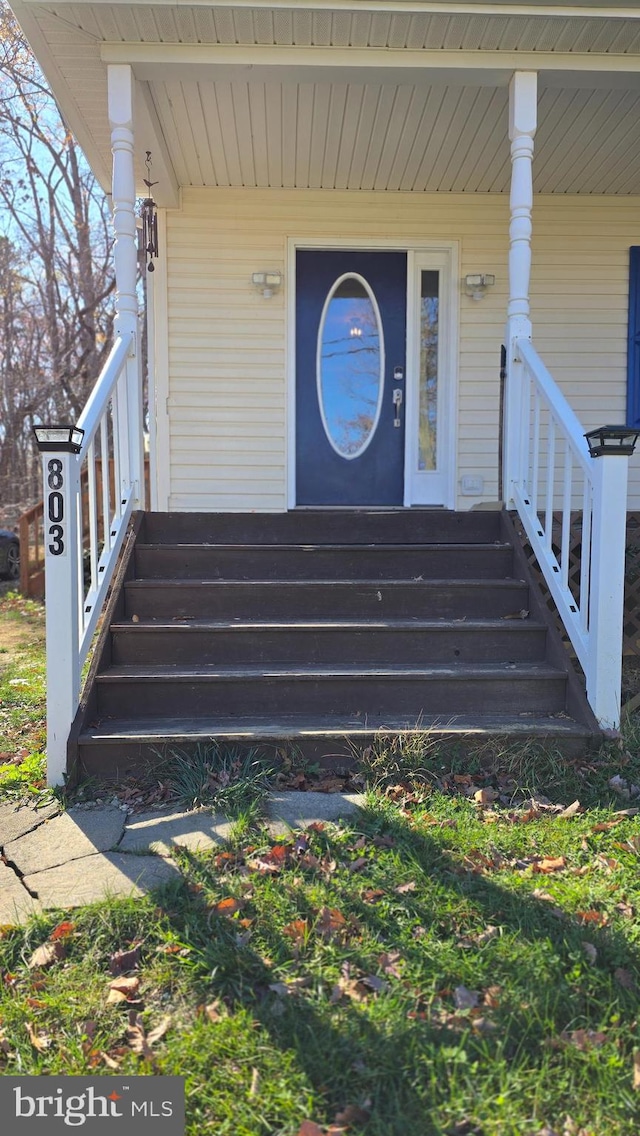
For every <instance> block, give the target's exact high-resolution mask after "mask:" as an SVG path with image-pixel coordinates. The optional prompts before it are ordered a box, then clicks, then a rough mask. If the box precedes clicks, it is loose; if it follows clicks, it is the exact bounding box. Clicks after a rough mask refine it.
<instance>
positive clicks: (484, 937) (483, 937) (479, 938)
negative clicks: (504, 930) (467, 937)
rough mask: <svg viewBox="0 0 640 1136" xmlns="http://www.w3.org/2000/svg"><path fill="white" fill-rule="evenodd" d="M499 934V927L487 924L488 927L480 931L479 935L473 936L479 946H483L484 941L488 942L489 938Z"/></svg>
mask: <svg viewBox="0 0 640 1136" xmlns="http://www.w3.org/2000/svg"><path fill="white" fill-rule="evenodd" d="M499 934H500V931H499V928H498V927H493V926H492V925H491V924H489V926H488V927H485V929H484V931H481V932H480V934H479V935H476V936H475V941H476V943H477V944H478V946H479V947H484V946H485V945H486V943H490V942H491V940H492V939H495V938H496V936H497V935H499Z"/></svg>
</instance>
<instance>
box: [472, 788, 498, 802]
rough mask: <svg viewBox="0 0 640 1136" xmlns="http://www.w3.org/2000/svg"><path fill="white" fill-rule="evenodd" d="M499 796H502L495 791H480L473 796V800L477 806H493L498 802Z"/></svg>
mask: <svg viewBox="0 0 640 1136" xmlns="http://www.w3.org/2000/svg"><path fill="white" fill-rule="evenodd" d="M499 796H500V794H499V793H497V792H496V790H495V789H478V790H477V792H475V793H474V794H473V799H474V801H475V803H476V805H491V804H493V802H494V801H497V800H498V797H499Z"/></svg>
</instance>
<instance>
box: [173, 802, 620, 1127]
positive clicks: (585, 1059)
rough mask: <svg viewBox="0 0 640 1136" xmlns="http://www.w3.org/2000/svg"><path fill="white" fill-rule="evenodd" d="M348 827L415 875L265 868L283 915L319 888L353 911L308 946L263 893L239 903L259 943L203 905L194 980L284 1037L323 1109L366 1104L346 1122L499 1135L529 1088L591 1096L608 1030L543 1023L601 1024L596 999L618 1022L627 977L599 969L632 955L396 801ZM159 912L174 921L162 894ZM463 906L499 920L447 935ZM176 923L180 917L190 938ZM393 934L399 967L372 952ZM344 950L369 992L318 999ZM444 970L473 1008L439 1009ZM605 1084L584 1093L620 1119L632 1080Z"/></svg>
mask: <svg viewBox="0 0 640 1136" xmlns="http://www.w3.org/2000/svg"><path fill="white" fill-rule="evenodd" d="M358 831H359V832H362V833H365V834H367V835H368V836H369V837H373V836H374V835H375V834H382V833H384V834H386V835H388V836H389V837H391V839H392V840H393V841H394V847H393V855H394V857H395V861H394V863H395V871H396V872H401V874H402V875H403V876H405V877H406V876H407V875H409V878H410V879H413V878H414V876H418V874H420V875H421V877H422V878H421V882H420V883H418V884H417V886H416V888H415V890H414V891H410V892H408V893H406V894H398V893H397V892H396V891H395V890H393V887H392V889H391V891H390V892H389V893H388V895H387V897H386V900H384V901H382V900H381V901H380V904H379V905H375V904H374V905H372V904H368V903H366V902H365V901H364V899H363V898H362V895H360V896H359V895H358V892H359V891H360V892H362V891H363V890H364V887H363V885H362V884H361V882H360V880H359V878H358V877H357V876H355V875H353V874H349V875H347V873H345V872H340V873H338V874H337V876H332V877H331V879H330V881H329V882H328V883H327V885H326V886H325V885H324V884H320V883H318V886H317V887H314V886H313V873H311V872H304V873H303V872H302V871H300V872H298V871H296V874H297V875H298V876H301V875H304V884H305V886H306V888H307V890H306V892H303V889H302V887H300V886H299V884H298V885H296V883H295V879H294V880H293V881H289V880H288V879H287V878H285V877H284V876H283V877H276V879H275V880H274V881H272V883H270V885H269V886H272V887H273V889H275V890H273V892H272V895H273V903H274V906H277V904H278V902H279V901H280V900H281V899H282V896H283V895H284V893H285V892H287V893H288V894H289V897H290V901H291V902H290V907H291V910H290V912H289V915H288V916H287V917H286V918H287V919H296V918H297V919H307V920H308V923H309V926H310V927H313V924H314V922H315V921H316V919H317V917H318V911H319V910H320V909H321V908H322V907H323V906H324V905H325V904H328V905H329V906H334V907H337V908H338V909H340V908H343V910H344V911H345V913H346V912H351V913H353V914H354V916H355V918H356V920H357V930H354V933H353V934H348V933H347V934H345V935H344V936H342V939H341V938H340V936H338V937H337V938H336V939H335V940H333V941H330V942H327V943H326V944H325V945H324V947H323V949H322V952H321V957H320V954H319V953H318V952H317V951H314V947H313V943H312V941H311V939H312V936H311V937H310V939H309V942H308V944H307V945H304V944H303V945H302V946H301V947H300V948H299V949H297V950H296V948H295V947H294V946H293V945H292V940H291V938H290V937H288V936H287V935H285V934H283V931H282V927H283V926H286V922H285V919H284V918H282V917H280V916H279V917H278V918H275V917H274V918H269V912H268V910H267V911H264V912H262V913H260V911H259V909H258V908H257V907H254V906H252V900H251V899H249V900H248V902H247V905H246V908H245V909H244V910H243V914H245V915H247V916H249V917H251V916H254V918H255V919H256V921H257V920H258V918H259V938H260V949H259V950H258V949H256V948H255V947H254V946H253V945H252V944H253V940H252V939H248V941H247V942H245V943H244V944H243V945H241V946H239V945H238V943H237V938H236V935H237V928H236V926H235V925H234V923H233V922H231V921H229V920H227V919H225V918H222V917H218V916H214V917H213V918H210V924H211V931H212V932H213V933H212V934H210V935H208V934H202V928H201V931H200V935H201V943H200V944H199V949H200V950H201V952H202V962H203V964H204V966H205V967H206V969H207V971H208V973H209V974H210V975H211V983H210V984H209V983H207V984H205V986H204V987H203V992H202V993H203V998H204V999H207V998H209V999H210V998H211V997H212V996H214V997H222V998H224V1000H225V1001H226V1003H227V1005H228V1006H229V1008H238V1007H243V1008H244V1009H246V1010H248V1011H249V1012H250V1013H251V1014H252V1015H253V1017H254V1018H255V1019H256V1020H257V1021H258V1022H260V1023H261V1025H262V1026H263V1027H264V1028H265V1029H266V1030H267V1031H268V1034H269V1037H270V1039H271V1044H272V1045H273V1046H275V1047H278V1048H280V1049H281V1050H282V1051H283V1052H284V1051H286V1052H287V1053H291V1052H293V1053H294V1054H295V1060H296V1063H297V1065H298V1067H299V1068H300V1069H302V1070H304V1072H305V1074H306V1076H307V1077H308V1079H309V1082H310V1083H311V1084H312V1085H313V1086H314V1089H315V1091H316V1092H317V1093H318V1094H319V1095H320V1096H321V1098H322V1099H323V1101H324V1105H325V1117H324V1119H325V1121H326V1122H329V1121H330V1120H332V1119H334V1118H335V1116H336V1114H337V1113H338V1112H339V1111H340V1110H341V1109H343V1108H344V1106H345V1105H346V1104H349V1103H351V1104H355V1105H357V1106H359V1107H364V1108H366V1111H368V1112H370V1114H371V1118H370V1120H369V1122H368V1123H367V1124H366V1125H358V1123H355V1124H354V1125H353V1126H352V1127H350V1128H349V1132H350V1133H354V1134H355V1133H358V1132H360V1131H362V1132H365V1131H366V1133H367V1136H407V1134H413V1133H415V1134H416V1136H419V1134H420V1136H422V1134H424V1136H440V1134H442V1133H446V1132H460V1133H464V1132H469V1133H473V1132H479V1133H484V1132H492V1133H493V1132H500V1133H501V1136H502V1134H503V1133H504V1134H505V1136H506V1134H507V1133H511V1132H513V1133H521V1132H525V1131H526V1132H529V1131H531V1132H532V1133H533V1132H537V1131H538V1128H539V1126H541V1125H542V1123H543V1120H545V1119H549V1113H548V1112H547V1113H545V1111H544V1110H545V1102H546V1103H547V1105H548V1109H549V1111H551V1110H552V1111H553V1115H554V1116H555V1117H556V1118H559V1117H561V1116H564V1115H565V1114H566V1113H567V1112H571V1111H573V1112H574V1113H575V1111H576V1109H577V1110H578V1112H579V1111H580V1108H581V1101H580V1094H581V1093H582V1094H583V1096H584V1101H583V1102H582V1103H583V1104H585V1103H586V1100H587V1098H589V1099H590V1100H592V1107H595V1102H596V1100H597V1099H598V1097H602V1095H603V1093H604V1092H605V1090H604V1082H602V1078H604V1080H605V1081H606V1076H607V1074H606V1066H607V1063H609V1064H610V1065H611V1064H613V1065H615V1060H614V1057H615V1055H616V1054H618V1053H619V1047H616V1046H614V1045H613V1044H612V1045H611V1046H609V1048H608V1049H607V1050H606V1052H605V1049H599V1048H598V1047H597V1046H598V1045H599V1044H600V1043H597V1044H596V1045H595V1046H593V1047H591V1045H590V1043H589V1042H588V1041H586V1040H585V1049H584V1051H581V1050H580V1048H579V1046H576V1045H572V1044H571V1043H568V1042H567V1040H566V1038H565V1039H564V1040H563V1039H562V1038H561V1035H562V1034H563V1031H571V1030H576V1029H579V1028H580V1029H585V1030H593V1031H600V1030H602V1029H603V1028H605V1027H608V1026H610V1025H611V1022H612V1018H611V1015H612V1013H613V1012H614V1011H615V1014H616V1015H617V1019H613V1020H614V1026H613V1028H614V1030H615V1029H616V1028H618V1027H621V1026H624V1024H625V1022H626V1023H627V1024H630V1023H631V1021H632V1018H633V1016H634V1013H635V1012H636V1010H637V999H636V995H635V993H634V992H633V991H627V990H625V989H623V988H621V987H620V985H619V984H618V983H616V981H615V978H614V973H613V972H614V970H615V968H616V967H622V968H625V969H626V970H627V971H628V972H629V973H630V974H631V973H636V974H638V973H639V964H640V956H639V954H638V950H637V949H636V947H635V946H634V945H630V943H629V942H628V941H627V940H626V939H625V937H624V935H623V934H622V933H621V932H620V931H619V930H618V929H617V928H616V927H615V926H607V927H604V928H595V929H593V928H592V927H590V928H589V929H588V930H586V929H585V927H584V926H583V925H582V924H581V923H580V921H579V920H578V918H575V917H572V916H571V915H570V914H567V913H564V912H562V911H560V910H559V909H556V908H554V906H553V905H552V904H550V903H548V902H545V901H544V900H541V899H536V898H534V897H533V896H532V895H531V894H530V893H528V892H526V891H525V890H524V889H513V890H512V889H511V888H510V887H508V886H502V885H501V884H500V883H499V882H497V881H496V880H494V879H492V878H490V877H488V876H485V875H476V874H474V873H472V872H468V871H467V870H466V869H465V868H464V867H463V866H462V864H461V860H460V859H456V857H455V855H453V854H452V853H451V852H449V851H448V850H446V849H443V848H442V846H441V845H439V844H438V843H437V842H436V841H435V840H433V839H431V838H430V837H429V835H428V834H425V832H420V831H417V830H416V828H415V827H412V826H410V824H409V823H408V821H406V820H404V819H403V818H397V819H388V818H383V817H381V815H380V814H379V813H377V812H375V811H365V812H364V813H363V815H362V818H361V820H360V821H359V823H358ZM317 839H318V840H319V841H320V842H321V843H322V845H323V851H324V852H325V853H326V854H328V855H331V854H335V855H336V856H338V855H340V854H342V855H344V843H342V844H337V843H336V842H335V840H334V839H332V837H331V835H329V834H328V833H327V832H324V833H322V834H319V835H318V838H317ZM185 862H186V864H188V866H189V867H188V872H191V871H193V873H195V874H196V875H197V878H198V880H199V881H201V882H202V883H203V884H204V885H205V886H206V887H209V888H210V889H211V890H212V891H214V892H219V891H220V889H221V887H222V889H224V886H225V880H226V879H228V883H229V887H230V889H231V890H233V888H232V881H233V880H234V875H233V873H231V874H230V876H229V877H223V879H222V880H221V878H220V875H219V873H218V872H216V871H213V870H212V871H209V870H208V869H206V868H204V869H203V861H202V859H201V858H194V857H193V856H190V855H189V854H188V853H187V854H185ZM395 878H397V877H394V879H395ZM541 883H543V884H544V883H545V879H544V877H541ZM380 887H381V889H384V883H381V884H380ZM173 918H174V920H175V923H176V930H177V931H178V934H180V935H184V934H185V926H184V922H183V918H182V917H181V913H180V911H179V910H176V911H174V914H173ZM278 920H279V923H280V925H278ZM470 924H471V925H473V927H475V929H476V931H477V930H482V928H483V927H484V926H486V925H487V924H491V925H492V926H496V927H499V929H500V931H499V935H498V936H497V937H496V938H494V939H493V940H491V942H490V943H489V944H487V946H486V947H480V946H478V947H475V948H474V947H473V944H471V945H470V946H471V949H468V948H467V947H465V946H464V945H463V946H460V943H459V941H456V935H457V934H458V933H459V932H460V933H461V932H464V931H466V930H468V927H469V925H470ZM193 930H194V928H193V924H192V925H191V931H190V941H192V942H193ZM257 937H258V936H256V938H257ZM461 937H463V936H462V934H458V939H459V938H461ZM585 941H588V942H589V943H591V944H592V945H593V946H594V947H595V948H596V951H597V958H598V965H597V967H593V966H590V965H589V963H588V960H587V958H586V956H585V952H584V949H583V944H584V942H585ZM194 945H195V944H194ZM394 950H398V951H399V952H400V958H399V960H398V962H397V967H398V971H399V975H398V976H393V975H391V976H389V975H388V974H385V972H384V966H383V965H382V964H381V962H380V954H381V952H385V951H386V952H392V951H394ZM265 957H267V959H268V960H270V961H271V962H272V963H273V964H274V966H273V967H272V966H270V965H268V963H267V962H265ZM345 965H347V966H348V967H349V971H348V974H349V975H351V976H353V977H354V979H355V978H357V977H358V976H367V975H373V976H377V977H382V978H383V979H384V981H385V982H387V983H388V985H387V987H386V989H385V990H384V992H383V993H380V994H378V995H375V994H373V993H372V994H371V996H370V997H367V996H366V992H365V995H364V997H363V999H362V1001H358V1000H355V1001H354V1000H351V999H350V998H348V997H342V998H341V999H340V1000H339V1001H337V1002H336V1004H335V1005H333V1004H332V1003H331V992H332V989H335V985H334V984H337V983H338V982H339V979H340V975H341V968H342V976H343V978H344V976H345V974H346V973H347V972H346V971H345V969H344V968H345ZM274 968H275V970H274ZM282 968H286V969H285V973H284V976H283V974H282ZM296 975H298V976H300V975H305V976H307V977H308V978H310V985H309V987H308V988H305V989H304V990H302V991H301V992H300V993H299V994H296V995H284V996H283V995H282V994H281V993H278V992H274V991H272V990H271V989H270V987H271V985H273V984H276V983H278V982H283V981H286V980H287V978H290V977H291V978H292V977H295V976H296ZM459 986H466V987H467V989H471V990H473V991H474V992H475V993H477V994H478V1000H479V1007H480V1017H479V1018H478V1013H479V1011H478V1010H476V1011H474V1012H472V1013H470V1012H469V1011H468V1010H462V1011H457V1010H456V1007H455V989H456V987H459ZM474 1014H475V1017H474ZM621 1044H623V1043H622V1042H621ZM606 1045H608V1043H606ZM627 1056H628V1059H629V1060H628V1064H629V1068H630V1062H631V1058H630V1055H627ZM601 1073H602V1076H601V1075H600V1074H601ZM610 1075H611V1076H612V1077H613V1078H614V1080H615V1077H619V1076H620V1073H619V1072H616V1070H615V1069H613V1070H612V1073H611V1074H610ZM601 1082H602V1083H601ZM516 1092H518V1093H519V1094H521V1097H522V1099H523V1101H524V1102H525V1104H524V1105H523V1106H522V1107H521V1108H520V1110H519V1111H518V1110H517V1109H516V1110H513V1109H512V1105H511V1104H510V1103H509V1100H508V1098H509V1096H510V1094H511V1095H513V1094H515V1093H516ZM576 1094H578V1100H577V1101H576ZM605 1095H606V1096H607V1098H608V1100H607V1104H606V1105H605V1103H604V1100H601V1102H600V1106H599V1107H600V1109H601V1111H602V1110H603V1109H604V1114H605V1115H607V1114H608V1115H609V1116H610V1117H613V1116H615V1117H616V1119H617V1120H618V1121H619V1122H620V1123H624V1122H628V1123H631V1113H633V1115H634V1116H635V1117H636V1120H639V1119H640V1116H639V1114H638V1111H637V1108H636V1106H635V1103H634V1101H633V1099H632V1094H630V1093H629V1092H627V1093H624V1092H619V1091H618V1092H617V1093H616V1091H614V1088H613V1084H612V1085H610V1086H609V1092H608V1093H605ZM527 1098H528V1102H527ZM496 1102H502V1103H496ZM527 1103H528V1105H529V1115H530V1116H532V1117H533V1116H534V1114H535V1119H532V1121H531V1125H532V1126H531V1129H529V1128H526V1129H524V1128H522V1127H521V1125H522V1123H523V1117H524V1115H526V1104H527ZM501 1109H502V1110H503V1111H504V1119H503V1121H502V1122H500V1120H499V1114H500V1112H501ZM563 1110H564V1111H563ZM607 1110H608V1113H607ZM512 1113H513V1114H512ZM516 1113H517V1115H516ZM490 1114H491V1115H493V1119H492V1120H491V1121H489V1119H488V1117H489V1115H490ZM464 1122H466V1123H467V1125H468V1126H467V1127H466V1128H465V1127H464ZM592 1122H593V1118H592ZM496 1123H497V1125H498V1126H497V1127H496V1126H495V1125H496ZM582 1123H584V1120H583V1121H582ZM456 1124H459V1125H461V1126H460V1127H459V1128H457V1129H456V1127H455V1125H456ZM485 1125H489V1127H485ZM536 1125H537V1127H536ZM609 1130H612V1129H609ZM631 1130H632V1129H629V1131H631ZM633 1130H635V1127H634V1128H633ZM619 1131H620V1132H623V1131H625V1129H624V1128H620V1129H619Z"/></svg>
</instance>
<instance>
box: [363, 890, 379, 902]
mask: <svg viewBox="0 0 640 1136" xmlns="http://www.w3.org/2000/svg"><path fill="white" fill-rule="evenodd" d="M383 895H384V892H383V890H382V888H365V890H364V891H363V893H362V898H363V900H364V902H365V903H377V902H378V900H379V899H382V897H383Z"/></svg>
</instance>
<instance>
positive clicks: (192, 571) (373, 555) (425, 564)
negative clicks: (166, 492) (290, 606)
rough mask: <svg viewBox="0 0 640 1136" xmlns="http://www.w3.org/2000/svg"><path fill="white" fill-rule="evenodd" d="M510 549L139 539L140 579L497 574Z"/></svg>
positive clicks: (509, 559)
mask: <svg viewBox="0 0 640 1136" xmlns="http://www.w3.org/2000/svg"><path fill="white" fill-rule="evenodd" d="M512 563H513V550H512V548H511V546H510V545H505V544H499V543H497V542H496V543H494V544H458V545H450V544H432V545H411V544H382V545H374V544H351V545H347V544H340V545H329V544H326V545H314V544H312V545H302V544H278V545H269V544H246V545H236V544H233V545H229V544H217V545H204V544H191V545H190V544H186V545H184V544H180V545H170V544H152V545H150V544H138V545H136V553H135V565H136V575H137V576H138V577H143V578H145V579H167V578H172V579H183V580H184V579H190V580H325V579H331V578H332V577H335V578H338V579H343V580H344V579H349V580H361V579H364V580H386V579H393V580H402V579H404V580H420V579H425V580H426V579H438V580H442V579H447V577H449V576H455V577H456V578H457V579H473V580H476V579H487V578H490V579H500V578H504V577H508V576H509V574H510V572H511V567H512Z"/></svg>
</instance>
